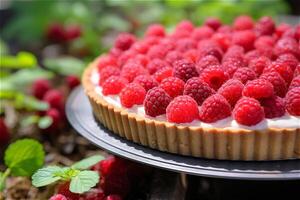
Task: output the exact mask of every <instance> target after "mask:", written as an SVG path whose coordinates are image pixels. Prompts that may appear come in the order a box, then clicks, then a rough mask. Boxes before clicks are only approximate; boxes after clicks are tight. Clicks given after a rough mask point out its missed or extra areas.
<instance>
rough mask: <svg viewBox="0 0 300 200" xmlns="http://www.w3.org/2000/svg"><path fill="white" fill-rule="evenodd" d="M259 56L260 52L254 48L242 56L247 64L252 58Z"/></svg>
mask: <svg viewBox="0 0 300 200" xmlns="http://www.w3.org/2000/svg"><path fill="white" fill-rule="evenodd" d="M261 56H262V55H261V53H260V52H259V51H258V50H256V49H255V50H251V51H248V52H247V53H246V54H245V56H244V60H245V62H246V63H248V64H249V63H250V62H251V61H252V60H255V59H257V58H259V57H261Z"/></svg>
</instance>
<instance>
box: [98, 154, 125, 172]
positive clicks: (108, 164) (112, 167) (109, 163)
mask: <svg viewBox="0 0 300 200" xmlns="http://www.w3.org/2000/svg"><path fill="white" fill-rule="evenodd" d="M92 170H94V171H99V173H100V174H101V176H103V177H106V176H109V175H110V174H117V175H125V174H126V172H127V161H126V160H124V159H122V158H119V157H115V156H109V157H107V158H106V159H105V160H101V161H100V162H99V163H98V164H96V165H94V166H93V167H92Z"/></svg>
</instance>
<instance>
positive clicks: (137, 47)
mask: <svg viewBox="0 0 300 200" xmlns="http://www.w3.org/2000/svg"><path fill="white" fill-rule="evenodd" d="M149 48H150V45H149V44H147V42H146V41H144V40H143V41H138V42H136V43H134V44H133V45H132V46H131V48H130V49H132V50H133V51H136V52H137V53H140V54H146V53H147V52H148V49H149Z"/></svg>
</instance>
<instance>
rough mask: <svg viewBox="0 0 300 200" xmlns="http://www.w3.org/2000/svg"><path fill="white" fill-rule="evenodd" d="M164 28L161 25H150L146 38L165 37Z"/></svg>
mask: <svg viewBox="0 0 300 200" xmlns="http://www.w3.org/2000/svg"><path fill="white" fill-rule="evenodd" d="M165 34H166V33H165V28H164V26H163V25H161V24H152V25H150V26H149V27H148V28H147V30H146V33H145V36H146V37H149V36H155V37H164V36H165Z"/></svg>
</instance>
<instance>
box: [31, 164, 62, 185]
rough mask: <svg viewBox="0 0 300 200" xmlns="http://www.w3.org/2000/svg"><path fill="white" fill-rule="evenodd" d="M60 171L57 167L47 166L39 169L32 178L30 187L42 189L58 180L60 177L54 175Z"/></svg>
mask: <svg viewBox="0 0 300 200" xmlns="http://www.w3.org/2000/svg"><path fill="white" fill-rule="evenodd" d="M61 170H62V168H60V167H58V166H49V167H45V168H42V169H39V170H38V171H37V172H35V173H34V174H33V176H32V185H33V186H35V187H43V186H46V185H49V184H51V183H54V182H56V181H58V180H60V179H61V177H59V176H57V175H56V174H57V173H59V172H60V171H61Z"/></svg>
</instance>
